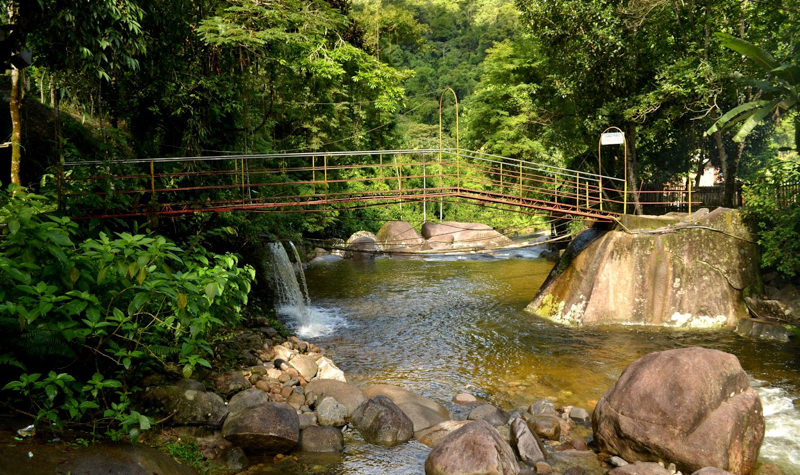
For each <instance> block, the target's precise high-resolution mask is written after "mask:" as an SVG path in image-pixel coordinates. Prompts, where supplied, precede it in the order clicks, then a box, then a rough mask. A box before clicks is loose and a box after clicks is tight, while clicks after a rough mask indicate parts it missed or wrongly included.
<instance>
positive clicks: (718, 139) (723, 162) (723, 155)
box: [714, 130, 736, 206]
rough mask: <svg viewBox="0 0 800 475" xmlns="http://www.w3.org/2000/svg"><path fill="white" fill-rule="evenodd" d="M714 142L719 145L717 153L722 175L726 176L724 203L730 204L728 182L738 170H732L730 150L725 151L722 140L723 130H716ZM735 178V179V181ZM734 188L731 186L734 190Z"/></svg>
mask: <svg viewBox="0 0 800 475" xmlns="http://www.w3.org/2000/svg"><path fill="white" fill-rule="evenodd" d="M714 143H715V144H716V145H717V153H718V155H719V163H720V166H721V167H722V176H723V177H725V193H724V195H723V197H722V200H723V203H725V205H726V206H730V203H731V201H733V200H732V198H731V196H730V195H729V194H728V183H729V182H730V181H731V178H730V177H731V176H732V175H735V174H736V172H735V171H733V170H731V167H730V165H731V164H730V162H729V161H728V152H726V151H725V143H724V142H723V141H722V132H721V131H719V130H718V131H716V132H714ZM735 180H736V179H735V178H734V179H733V181H734V182H735ZM732 189H733V188H731V190H732Z"/></svg>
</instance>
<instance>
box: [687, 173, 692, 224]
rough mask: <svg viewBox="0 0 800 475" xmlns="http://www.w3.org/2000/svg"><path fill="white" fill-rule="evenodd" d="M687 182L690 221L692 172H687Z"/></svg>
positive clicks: (690, 219) (690, 216) (690, 218)
mask: <svg viewBox="0 0 800 475" xmlns="http://www.w3.org/2000/svg"><path fill="white" fill-rule="evenodd" d="M687 182H688V183H689V222H690V223H691V222H692V174H691V173H689V176H688V178H687Z"/></svg>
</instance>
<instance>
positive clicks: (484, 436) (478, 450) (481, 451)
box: [425, 421, 519, 475]
mask: <svg viewBox="0 0 800 475" xmlns="http://www.w3.org/2000/svg"><path fill="white" fill-rule="evenodd" d="M425 473H426V475H450V474H452V475H455V474H458V475H469V474H475V475H477V474H518V473H519V464H518V463H517V459H516V457H514V451H513V450H512V449H511V446H510V445H508V443H507V442H506V441H505V440H503V438H502V437H501V436H500V433H499V432H497V429H495V428H494V427H493V426H492V425H491V424H489V423H488V422H486V421H475V422H470V423H469V424H467V425H465V426H464V427H462V428H460V429H458V430H456V431H454V432H453V433H451V434H450V435H448V436H447V437H445V438H444V440H442V441H441V442H440V443H439V445H437V446H436V447H435V448H434V449H433V450H432V451H431V453H430V455H428V458H427V459H426V460H425Z"/></svg>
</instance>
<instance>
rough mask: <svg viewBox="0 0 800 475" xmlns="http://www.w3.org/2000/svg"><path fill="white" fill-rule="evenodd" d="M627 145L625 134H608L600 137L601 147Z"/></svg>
mask: <svg viewBox="0 0 800 475" xmlns="http://www.w3.org/2000/svg"><path fill="white" fill-rule="evenodd" d="M623 143H625V134H623V133H622V132H606V133H604V134H603V135H601V136H600V144H601V145H620V144H623Z"/></svg>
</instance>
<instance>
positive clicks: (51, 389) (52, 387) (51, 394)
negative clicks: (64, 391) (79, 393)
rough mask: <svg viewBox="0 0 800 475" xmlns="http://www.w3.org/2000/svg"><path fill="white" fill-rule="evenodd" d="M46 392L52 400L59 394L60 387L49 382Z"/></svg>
mask: <svg viewBox="0 0 800 475" xmlns="http://www.w3.org/2000/svg"><path fill="white" fill-rule="evenodd" d="M44 392H45V393H47V398H48V399H50V400H51V401H52V400H53V399H55V398H56V396H57V395H58V388H57V387H56V386H55V385H53V384H48V385H47V386H45V387H44Z"/></svg>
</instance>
